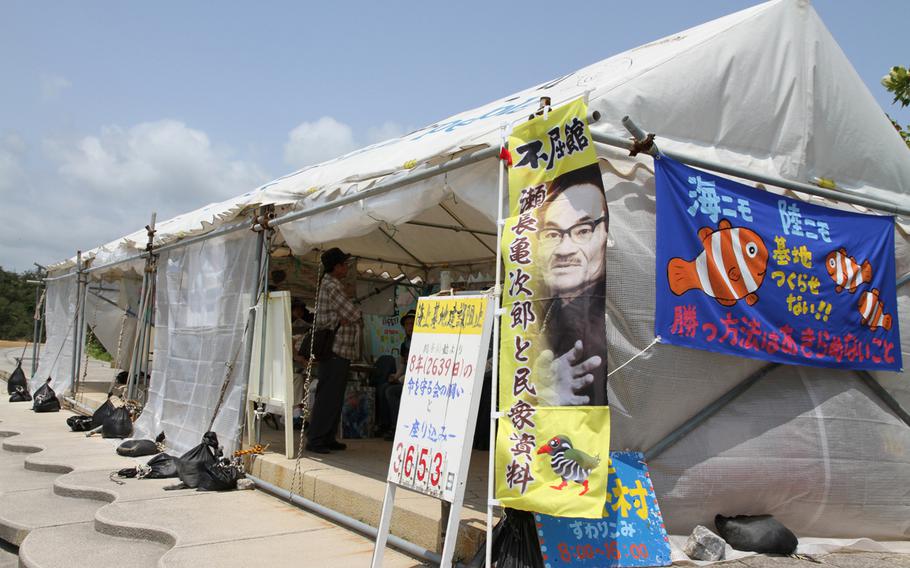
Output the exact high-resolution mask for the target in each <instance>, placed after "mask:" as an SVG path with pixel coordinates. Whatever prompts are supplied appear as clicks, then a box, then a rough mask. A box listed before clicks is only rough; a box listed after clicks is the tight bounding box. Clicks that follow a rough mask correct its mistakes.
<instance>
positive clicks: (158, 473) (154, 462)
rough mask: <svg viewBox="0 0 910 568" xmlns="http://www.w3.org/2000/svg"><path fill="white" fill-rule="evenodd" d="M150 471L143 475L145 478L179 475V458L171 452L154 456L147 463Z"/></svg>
mask: <svg viewBox="0 0 910 568" xmlns="http://www.w3.org/2000/svg"><path fill="white" fill-rule="evenodd" d="M147 465H148V466H149V468H150V471H149V472H148V473H147V474H146V475H144V476H143V478H144V479H167V478H170V477H177V458H175V457H174V456H172V455H170V454H165V453H161V454H158V455H157V456H155V457H153V458H152V459H150V460H149V461H148V464H147Z"/></svg>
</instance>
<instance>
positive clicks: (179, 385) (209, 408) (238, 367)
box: [134, 231, 257, 453]
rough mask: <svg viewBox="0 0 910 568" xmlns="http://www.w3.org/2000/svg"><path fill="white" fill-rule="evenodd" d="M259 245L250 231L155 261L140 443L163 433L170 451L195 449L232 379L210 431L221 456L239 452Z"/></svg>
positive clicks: (138, 432)
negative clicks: (150, 350)
mask: <svg viewBox="0 0 910 568" xmlns="http://www.w3.org/2000/svg"><path fill="white" fill-rule="evenodd" d="M256 247H257V240H256V236H255V234H253V233H252V232H249V231H247V232H241V233H235V234H233V235H229V236H227V237H219V238H214V239H210V240H207V241H203V242H200V243H196V244H192V245H189V246H186V247H182V248H177V249H174V250H170V251H168V252H166V253H163V254H162V255H161V257H160V258H159V260H158V276H157V278H158V280H157V282H158V284H157V297H156V299H155V309H156V312H155V345H154V353H155V355H154V358H153V364H152V374H151V386H150V388H149V398H148V403H147V404H146V405H145V408H144V409H143V411H142V415H141V416H140V417H139V420H138V421H137V422H136V426H135V431H134V435H135V436H136V437H137V438H150V439H154V438H155V436H157V435H158V433H159V432H161V431H164V433H165V434H166V436H167V443H168V447H169V448H171V450H172V451H173V452H174V453H180V452H184V451H186V450H188V449H189V448H191V447H193V446H195V445H197V444H199V443H200V442H201V440H202V434H204V433H205V432H206V430H208V429H209V423H210V422H211V420H212V415H213V413H214V412H215V407H216V404H217V402H218V398H219V395H220V393H221V389H222V385H224V384H225V379H226V377H229V379H228V382H227V390H226V392H225V395H224V400H223V402H222V404H221V407H220V409H218V413H217V417H216V418H215V421H214V427H213V428H212V430H214V431H215V432H216V433H217V434H218V439H219V441H220V442H221V444H222V445H224V448H225V450H226V451H233V450H235V449H237V446H238V442H239V434H240V432H239V426H240V416H241V412H240V406H241V398H242V395H243V391H244V389H245V388H246V376H247V371H246V361H245V359H244V356H245V351H244V348H243V344H244V330H245V326H246V323H247V318H248V315H249V306H250V297H251V294H252V290H251V272H253V271H255V270H256V267H255V250H256Z"/></svg>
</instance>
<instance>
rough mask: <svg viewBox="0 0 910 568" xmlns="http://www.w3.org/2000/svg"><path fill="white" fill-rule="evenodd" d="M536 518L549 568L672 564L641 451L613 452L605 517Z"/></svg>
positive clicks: (668, 544) (545, 563) (542, 551)
mask: <svg viewBox="0 0 910 568" xmlns="http://www.w3.org/2000/svg"><path fill="white" fill-rule="evenodd" d="M534 518H535V520H536V522H537V538H538V540H539V541H540V551H541V554H542V556H543V561H544V566H545V567H546V568H559V567H562V566H565V567H575V566H589V567H592V568H593V567H595V566H596V567H597V568H604V567H610V568H619V567H624V566H669V565H670V540H669V538H668V537H667V530H666V527H665V526H664V521H663V517H662V516H661V514H660V508H659V507H658V506H657V498H656V497H655V496H654V486H653V485H652V484H651V476H650V475H649V474H648V466H647V464H646V463H645V460H644V455H643V454H642V453H641V452H631V451H617V452H610V469H609V472H608V477H607V502H606V505H605V506H604V517H603V518H602V519H573V518H570V517H551V516H549V515H542V514H540V513H537V514H535V515H534Z"/></svg>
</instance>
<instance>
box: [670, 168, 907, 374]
mask: <svg viewBox="0 0 910 568" xmlns="http://www.w3.org/2000/svg"><path fill="white" fill-rule="evenodd" d="M655 168H656V185H657V188H656V191H657V272H656V276H657V301H656V316H655V334H656V335H657V336H659V337H660V338H661V341H662V342H663V343H670V344H673V345H680V346H685V347H693V348H696V349H705V350H708V351H715V352H718V353H727V354H730V355H737V356H740V357H752V358H756V359H765V360H768V361H776V362H779V363H786V364H795V365H813V366H819V367H834V368H845V369H870V370H872V369H878V370H891V371H898V370H900V369H901V367H902V362H901V351H900V331H899V329H898V321H897V319H898V318H897V295H896V294H897V293H896V290H897V286H896V279H895V268H894V218H893V217H890V216H881V215H865V214H861V213H854V212H850V211H842V210H838V209H832V208H828V207H822V206H819V205H814V204H811V203H806V202H803V201H798V200H796V199H791V198H789V197H785V196H782V195H778V194H775V193H772V192H769V191H762V190H757V189H754V188H751V187H748V186H746V185H743V184H740V183H737V182H734V181H731V180H729V179H726V178H723V177H719V176H716V175H713V174H710V173H707V172H703V171H700V170H696V169H693V168H690V167H688V166H685V165H683V164H680V163H678V162H674V161H673V160H671V159H669V158H666V157H661V158H659V159H657V160H655Z"/></svg>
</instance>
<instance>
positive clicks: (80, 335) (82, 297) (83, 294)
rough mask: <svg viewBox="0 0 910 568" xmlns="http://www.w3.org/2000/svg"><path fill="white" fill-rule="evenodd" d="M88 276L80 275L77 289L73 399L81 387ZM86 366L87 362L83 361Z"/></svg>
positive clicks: (83, 273)
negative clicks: (76, 350)
mask: <svg viewBox="0 0 910 568" xmlns="http://www.w3.org/2000/svg"><path fill="white" fill-rule="evenodd" d="M88 278H89V277H88V274H86V273H85V272H84V271H83V272H82V273H81V274H80V276H79V279H80V280H81V284H80V286H79V287H78V288H77V291H78V293H79V298H78V299H79V302H78V305H79V323H78V327H77V328H76V341H77V342H78V347H79V360H78V361H76V376H75V377H74V378H73V397H75V396H76V393H77V392H78V390H79V388H80V387H82V386H83V385H82V374H83V373H82V355H83V352H84V351H85V304H86V303H87V300H88ZM85 365H86V366H88V360H86V361H85Z"/></svg>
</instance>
